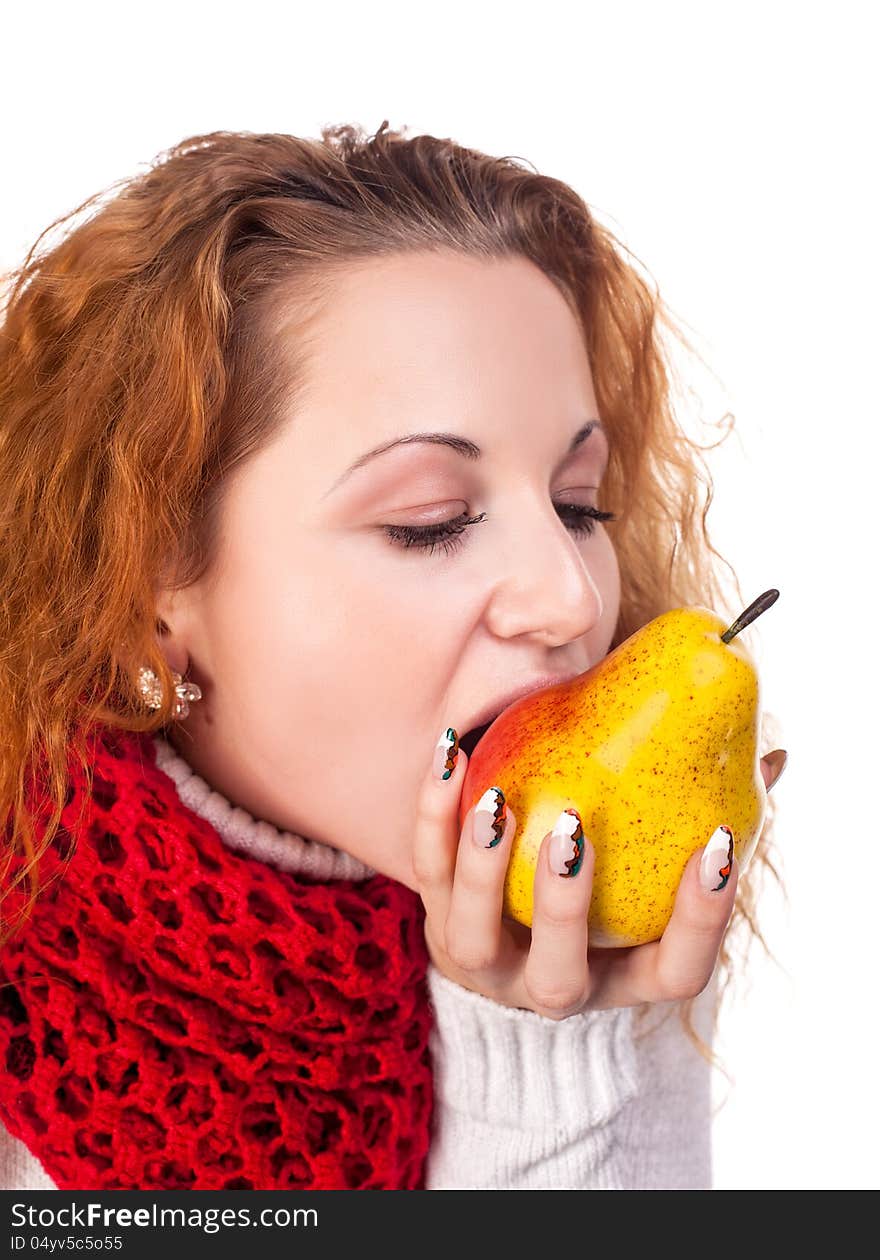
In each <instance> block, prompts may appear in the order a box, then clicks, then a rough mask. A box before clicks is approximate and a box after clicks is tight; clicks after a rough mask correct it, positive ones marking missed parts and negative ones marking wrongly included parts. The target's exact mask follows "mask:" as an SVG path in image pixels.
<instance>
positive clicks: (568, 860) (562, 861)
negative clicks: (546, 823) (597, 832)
mask: <svg viewBox="0 0 880 1260" xmlns="http://www.w3.org/2000/svg"><path fill="white" fill-rule="evenodd" d="M547 856H548V858H549V861H550V869H551V870H552V871H554V872H555V873H556V874H557V875H565V876H568V877H571V876H572V875H577V873H578V871H579V870H580V869H581V863H582V862H583V860H584V829H583V827H582V825H581V818H580V814H579V813H578V812H577V810H576V809H564V810H563V811H562V813H561V814H560V815H559V817H558V818H557V819H556V822H555V823H554V824H553V830H552V831H551V833H550V841H549V843H548V845H547Z"/></svg>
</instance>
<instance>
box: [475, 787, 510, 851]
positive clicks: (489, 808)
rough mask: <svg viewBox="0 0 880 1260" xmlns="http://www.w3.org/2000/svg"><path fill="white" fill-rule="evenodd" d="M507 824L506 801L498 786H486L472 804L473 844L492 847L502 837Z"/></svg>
mask: <svg viewBox="0 0 880 1260" xmlns="http://www.w3.org/2000/svg"><path fill="white" fill-rule="evenodd" d="M506 825H507V803H506V801H505V799H504V793H503V792H502V791H501V788H499V787H490V788H487V789H486V791H485V792H484V793H483V795H482V796H481V797H480V799H479V800H478V801H477V803H476V805H475V806H474V828H473V837H474V844H475V845H476V846H477V848H479V849H494V848H495V845H496V844H500V843H501V841H502V840H503V839H504V828H505V826H506Z"/></svg>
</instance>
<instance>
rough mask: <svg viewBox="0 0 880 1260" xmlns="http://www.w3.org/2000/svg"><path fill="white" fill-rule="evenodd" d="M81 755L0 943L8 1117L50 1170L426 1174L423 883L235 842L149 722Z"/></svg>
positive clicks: (90, 1181)
mask: <svg viewBox="0 0 880 1260" xmlns="http://www.w3.org/2000/svg"><path fill="white" fill-rule="evenodd" d="M74 762H75V764H74ZM90 762H91V764H92V765H93V767H94V779H93V790H92V793H91V795H89V796H86V787H85V784H84V782H83V781H82V777H81V769H80V767H79V762H78V761H76V760H75V759H73V758H72V759H71V766H70V768H69V773H70V788H69V790H68V794H67V803H66V805H65V810H64V813H63V814H62V818H61V822H62V826H61V828H60V829H59V831H58V833H57V834H56V836H55V837H54V838H53V840H52V843H51V845H50V846H49V848H48V849H47V851H46V853H45V855H44V857H43V858H42V859H41V866H40V881H39V882H40V886H41V888H42V886H43V885H44V884H45V883H46V881H47V879H48V878H49V877H51V876H53V875H55V876H57V877H56V878H53V880H52V883H51V884H50V885H49V887H48V888H45V889H44V890H43V891H41V892H40V893H39V895H38V897H37V900H36V902H35V905H34V908H33V910H32V912H31V917H30V918H29V920H28V921H27V922H26V923H25V925H24V927H23V928H19V930H18V931H17V932H16V934H15V935H14V936H13V938H12V940H11V941H10V942H8V943H7V944H6V945H5V946H4V947H3V949H2V951H0V1120H2V1122H3V1124H4V1125H5V1126H6V1128H7V1129H8V1130H9V1131H10V1133H12V1135H13V1136H14V1137H17V1138H20V1139H21V1140H22V1141H24V1143H25V1144H26V1145H27V1147H28V1148H29V1149H30V1151H31V1153H32V1154H33V1155H35V1156H36V1157H37V1158H38V1159H39V1161H40V1162H41V1164H42V1165H43V1167H44V1168H45V1169H46V1172H47V1173H48V1174H49V1176H50V1177H51V1178H52V1179H53V1180H54V1182H55V1183H56V1185H57V1186H58V1188H59V1189H63V1190H87V1189H116V1190H121V1189H142V1190H145V1189H157V1190H172V1189H175V1190H179V1189H192V1190H213V1189H223V1190H237V1189H254V1190H285V1189H297V1190H303V1189H304V1190H322V1189H323V1190H345V1189H365V1190H366V1189H382V1190H395V1189H402V1190H410V1189H422V1188H424V1164H425V1159H426V1156H427V1150H428V1142H429V1130H430V1121H431V1112H432V1105H433V1096H432V1088H431V1069H430V1060H429V1051H428V1036H429V1032H430V1027H431V1011H430V1006H429V1003H428V994H427V985H426V971H427V965H428V955H427V947H426V945H425V941H424V935H423V922H424V910H423V907H422V903H421V900H420V899H419V897H418V896H417V894H415V893H414V892H412V891H411V890H410V889H408V888H406V887H405V886H404V885H402V884H399V883H398V882H397V881H395V880H392V879H389V878H387V877H385V876H383V875H380V874H376V873H374V874H373V875H372V877H370V878H367V879H361V880H355V879H335V880H332V881H330V882H315V881H312V880H310V879H309V878H308V877H307V876H305V875H304V874H303V873H302V872H301V871H298V872H297V873H296V874H295V875H294V874H293V873H291V872H290V871H287V870H283V869H278V868H276V867H275V866H273V865H270V864H268V863H267V862H265V861H260V860H258V859H257V858H255V857H253V856H251V855H249V854H247V853H243V852H236V851H235V850H234V849H232V848H230V847H229V846H228V845H227V844H226V843H224V841H223V838H222V837H221V836H220V835H219V834H218V832H217V831H216V830H215V829H214V827H212V825H211V824H210V823H209V822H208V821H207V820H206V819H205V818H202V817H201V816H200V815H198V814H196V813H194V812H193V811H192V810H191V809H189V808H188V807H187V806H186V805H185V804H184V803H183V802H182V800H181V799H180V797H179V796H178V794H177V790H176V787H175V784H174V782H173V781H172V779H171V778H170V777H169V776H168V775H167V774H165V773H164V772H163V771H162V770H160V769H159V768H158V767H157V765H156V750H155V746H154V745H153V742H152V740H151V738H149V737H145V736H143V735H137V734H131V733H128V732H124V731H123V732H121V731H111V730H110V729H109V728H107V727H102V728H98V737H97V739H95V741H94V745H93V747H92V748H90ZM83 802H85V807H86V813H85V815H84V817H83V819H82V821H79V822H78V823H76V824H75V823H74V820H76V819H77V816H78V813H79V810H80V808H81V807H82V803H83ZM38 817H39V813H38ZM38 835H39V832H38ZM291 839H292V837H291ZM303 843H305V844H308V843H309V842H308V841H305V842H303ZM331 852H332V851H331ZM17 863H18V866H17V867H16V866H13V868H12V870H11V875H12V876H14V875H15V873H16V871H17V870H18V869H20V868H21V867H22V866H23V865H24V862H23V859H21V858H20V857H19V858H18V859H17ZM364 869H366V870H369V869H370V868H364ZM22 887H23V885H22V884H19V885H17V886H16V887H15V888H13V889H12V890H11V891H8V890H7V897H6V899H5V900H4V903H3V908H4V911H5V910H6V907H7V906H10V907H11V910H10V912H9V914H8V916H7V914H6V913H4V916H3V917H4V919H5V920H6V919H7V918H8V919H9V920H11V919H13V918H14V917H15V916H16V915H17V912H18V910H19V908H20V906H21V905H22V904H23V902H24V896H23V894H22V893H21V889H22Z"/></svg>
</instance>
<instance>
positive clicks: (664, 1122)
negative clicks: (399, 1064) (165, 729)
mask: <svg viewBox="0 0 880 1260" xmlns="http://www.w3.org/2000/svg"><path fill="white" fill-rule="evenodd" d="M155 742H156V760H157V765H158V766H159V768H160V769H161V770H163V771H164V772H165V773H166V774H168V775H169V776H170V777H171V778H172V779H173V780H174V782H175V783H176V785H177V791H178V794H179V796H180V798H181V800H182V801H183V802H184V803H185V804H186V805H187V806H188V807H189V808H190V809H192V810H193V812H194V813H197V814H199V815H200V816H201V817H203V818H206V819H207V820H208V821H209V822H210V823H211V824H212V825H213V826H214V827H215V828H216V830H217V831H218V833H219V834H220V836H221V837H222V838H223V840H224V841H225V842H226V843H227V844H228V845H230V847H232V848H235V849H238V850H242V851H245V852H248V853H249V854H251V856H253V857H256V858H259V859H260V860H262V861H267V862H271V863H272V864H273V865H276V866H280V867H282V868H284V869H287V870H305V869H308V870H309V872H310V875H311V876H313V877H314V876H315V875H316V874H317V875H320V876H322V877H326V878H328V879H332V878H345V879H352V878H354V879H357V878H368V877H369V876H370V875H372V874H375V872H374V871H373V870H372V869H371V868H370V867H368V866H365V865H364V864H363V863H361V862H358V861H357V859H355V858H352V857H351V855H349V854H344V855H343V854H341V853H340V852H339V851H337V850H335V849H331V848H329V847H328V846H326V845H320V844H317V843H316V842H314V841H307V840H303V839H302V837H299V836H294V835H292V834H291V833H289V832H281V831H279V830H278V829H277V828H275V827H273V826H272V825H271V824H269V823H266V822H262V821H257V820H255V819H254V818H253V817H252V816H251V815H250V814H248V813H247V812H246V811H245V810H243V809H241V808H236V807H234V806H233V805H232V804H231V803H230V802H229V801H228V800H227V799H226V798H225V797H223V796H222V795H221V794H220V793H218V792H214V791H212V789H211V788H210V787H209V786H208V784H207V783H205V781H204V780H203V779H201V778H200V777H199V776H198V775H197V774H195V772H194V771H193V770H192V768H191V767H190V766H189V765H188V764H187V763H186V762H185V761H184V760H183V759H182V758H181V757H180V756H179V754H178V753H177V752H176V750H175V749H174V748H173V747H172V746H171V745H170V744H168V743H167V742H166V741H165V740H164V739H162V737H161V736H158V735H157V736H155ZM427 978H428V991H429V995H430V1001H431V1005H432V1008H433V1014H434V1027H433V1029H432V1031H431V1039H430V1050H431V1056H432V1069H433V1085H434V1113H433V1129H432V1137H431V1145H430V1150H429V1153H428V1161H427V1166H426V1180H425V1185H426V1189H428V1190H457V1189H461V1190H658V1189H659V1190H663V1189H666V1190H686V1189H687V1190H708V1189H711V1186H712V1178H711V1081H710V1068H709V1065H708V1064H707V1063H706V1061H705V1060H704V1059H703V1058H702V1056H701V1055H700V1054H699V1052H698V1051H697V1049H696V1047H695V1046H694V1045H693V1043H692V1042H691V1041H690V1040H689V1039H688V1037H687V1036H686V1034H685V1032H684V1029H683V1028H682V1025H681V1020H680V1018H679V1014H678V1010H677V1003H672V1002H666V1003H662V1004H659V1005H656V1006H654V1007H653V1008H651V1011H650V1012H649V1015H648V1018H647V1019H645V1020H639V1019H637V1018H636V1012H635V1009H634V1008H633V1007H622V1008H618V1009H616V1010H604V1011H585V1012H583V1013H582V1014H580V1015H572V1016H570V1017H569V1018H568V1019H564V1020H560V1021H556V1020H551V1019H545V1018H544V1016H542V1015H538V1014H536V1013H535V1012H534V1011H526V1010H520V1009H518V1008H514V1007H508V1006H503V1005H501V1004H500V1003H498V1002H494V1001H492V1000H491V999H490V998H486V997H483V996H482V995H481V994H479V993H473V992H471V991H470V990H469V989H465V988H463V987H462V986H461V985H458V984H455V983H454V982H453V981H451V980H448V979H447V978H446V977H445V976H444V975H443V974H442V973H441V972H439V971H438V970H437V969H436V968H435V967H434V966H433V965H432V964H429V966H428V977H427ZM715 984H716V979H715V978H714V977H713V980H712V983H711V984H710V985H709V986H708V987H707V988H706V989H705V990H704V991H703V993H701V994H700V997H699V998H698V999H697V1001H696V1003H695V1004H694V1023H695V1025H696V1027H697V1029H698V1031H699V1033H700V1035H701V1037H702V1038H703V1040H704V1041H707V1042H710V1041H711V1004H712V1000H713V997H714V991H715ZM0 1189H3V1190H55V1189H57V1186H56V1185H55V1183H54V1182H53V1181H52V1180H51V1179H50V1178H49V1176H48V1175H47V1174H46V1172H45V1171H44V1169H43V1167H42V1165H41V1164H40V1163H39V1161H38V1160H37V1159H35V1158H34V1156H33V1155H31V1153H30V1151H29V1150H28V1148H27V1147H26V1146H25V1144H24V1143H23V1142H21V1141H19V1140H18V1139H16V1138H13V1137H12V1136H11V1135H10V1134H9V1133H8V1132H7V1131H6V1130H5V1129H4V1128H3V1126H2V1124H0Z"/></svg>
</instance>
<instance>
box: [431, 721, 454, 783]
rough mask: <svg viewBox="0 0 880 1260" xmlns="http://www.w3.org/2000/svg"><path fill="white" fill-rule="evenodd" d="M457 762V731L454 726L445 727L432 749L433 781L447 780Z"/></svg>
mask: <svg viewBox="0 0 880 1260" xmlns="http://www.w3.org/2000/svg"><path fill="white" fill-rule="evenodd" d="M457 761H458V731H457V730H456V729H455V727H454V726H447V727H446V730H445V731H443V733H442V734H441V736H440V738H439V739H438V740H437V744H436V746H435V748H434V763H433V766H432V769H433V771H434V778H435V779H448V778H449V776H450V775H451V774H452V772H453V770H454V769H455V763H456V762H457Z"/></svg>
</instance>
